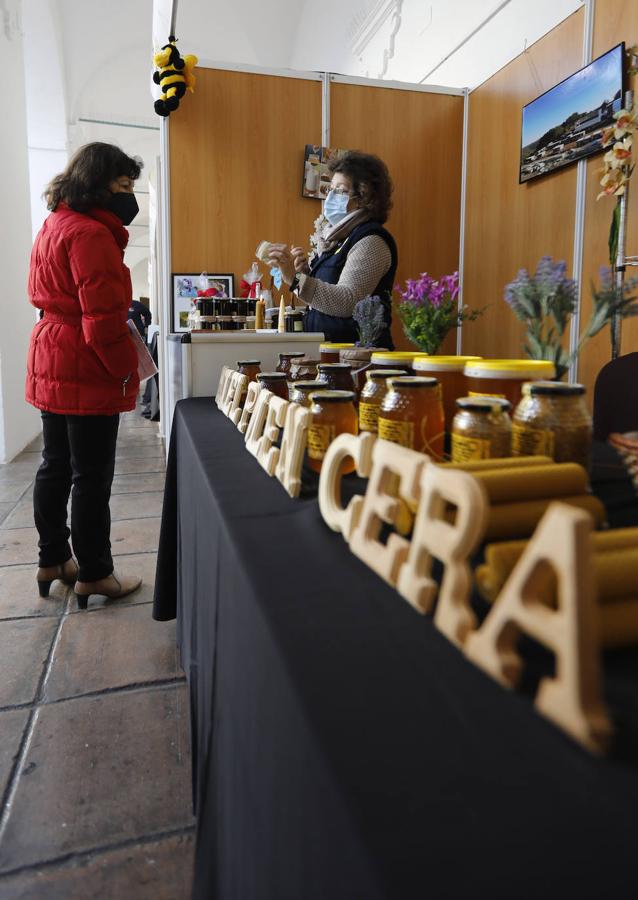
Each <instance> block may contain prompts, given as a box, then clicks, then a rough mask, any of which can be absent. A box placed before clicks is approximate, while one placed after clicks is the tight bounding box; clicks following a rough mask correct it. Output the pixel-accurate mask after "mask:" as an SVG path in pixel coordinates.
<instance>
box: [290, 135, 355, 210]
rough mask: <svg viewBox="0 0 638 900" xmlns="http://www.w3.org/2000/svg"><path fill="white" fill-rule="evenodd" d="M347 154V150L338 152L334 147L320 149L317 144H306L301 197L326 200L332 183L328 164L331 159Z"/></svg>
mask: <svg viewBox="0 0 638 900" xmlns="http://www.w3.org/2000/svg"><path fill="white" fill-rule="evenodd" d="M346 152H347V151H346V150H337V149H335V148H333V147H319V146H317V144H306V147H305V150H304V159H303V173H302V178H301V196H302V197H314V198H315V199H317V200H325V197H326V194H327V193H328V190H329V189H330V181H331V175H330V172H329V171H328V163H329V162H330V160H331V159H338V158H339V157H340V156H343V154H344V153H346Z"/></svg>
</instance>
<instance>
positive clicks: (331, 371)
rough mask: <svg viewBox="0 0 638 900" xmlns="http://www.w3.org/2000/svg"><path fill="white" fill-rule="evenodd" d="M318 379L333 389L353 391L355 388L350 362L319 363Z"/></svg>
mask: <svg viewBox="0 0 638 900" xmlns="http://www.w3.org/2000/svg"><path fill="white" fill-rule="evenodd" d="M317 381H319V382H321V384H323V385H325V387H326V388H327V389H329V390H332V391H351V390H352V389H353V388H354V382H353V380H352V369H351V367H350V364H349V363H323V362H321V363H319V365H318V366H317Z"/></svg>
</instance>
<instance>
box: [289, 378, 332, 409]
mask: <svg viewBox="0 0 638 900" xmlns="http://www.w3.org/2000/svg"><path fill="white" fill-rule="evenodd" d="M324 387H325V386H324V385H322V384H321V382H320V381H293V382H291V384H290V400H291V402H292V403H299V404H301V406H310V395H311V394H312V392H313V391H320V390H322V388H324Z"/></svg>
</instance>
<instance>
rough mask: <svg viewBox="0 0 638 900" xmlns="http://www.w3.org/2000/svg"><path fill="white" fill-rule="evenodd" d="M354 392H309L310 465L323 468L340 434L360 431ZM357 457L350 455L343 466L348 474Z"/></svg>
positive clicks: (351, 470) (344, 471)
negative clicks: (326, 456) (333, 443)
mask: <svg viewBox="0 0 638 900" xmlns="http://www.w3.org/2000/svg"><path fill="white" fill-rule="evenodd" d="M354 398H355V394H354V391H330V390H326V391H313V392H312V393H311V395H310V401H311V404H310V412H311V413H312V422H311V423H310V426H309V428H308V465H309V466H310V468H311V469H313V470H314V471H315V472H320V471H321V466H322V464H323V459H324V457H325V455H326V451H327V450H328V447H329V446H330V444H331V443H332V441H334V439H335V438H336V437H337V435H339V434H343V433H344V432H345V433H348V434H357V433H358V428H357V413H356V410H355V408H354ZM354 469H355V464H354V460H352V459H351V458H350V457H348V458H347V459H346V460H344V462H343V463H342V466H341V472H342V474H344V475H347V474H348V472H354Z"/></svg>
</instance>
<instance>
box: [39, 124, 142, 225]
mask: <svg viewBox="0 0 638 900" xmlns="http://www.w3.org/2000/svg"><path fill="white" fill-rule="evenodd" d="M143 165H144V163H143V162H142V160H141V159H139V157H135V158H132V157H130V156H127V155H126V153H124V151H123V150H120V148H119V147H116V146H114V145H113V144H105V143H103V142H101V141H96V142H94V143H93V144H85V145H84V147H80V149H79V150H78V151H77V153H76V154H75V155H74V157H73V159H71V161H70V162H69V164H68V166H67V167H66V169H65V170H64V172H61V173H60V175H56V176H55V178H54V179H53V180H52V181H51V183H50V184H49V185H48V186H47V188H46V190H45V191H44V194H43V197H44V199H45V200H46V204H47V208H48V209H50V210H55V209H57V207H58V204H59V203H62V202H63V203H66V204H67V206H70V207H71V209H74V210H75V211H76V212H88V210H89V209H91V207H93V206H106V205H107V203H108V201H109V198H110V196H111V192H110V191H109V185H110V184H111V182H112V181H115V180H116V179H118V178H120V177H121V176H122V175H126V177H127V178H132V179H133V181H135V180H136V179H138V178H139V177H140V173H141V171H142V166H143Z"/></svg>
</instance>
